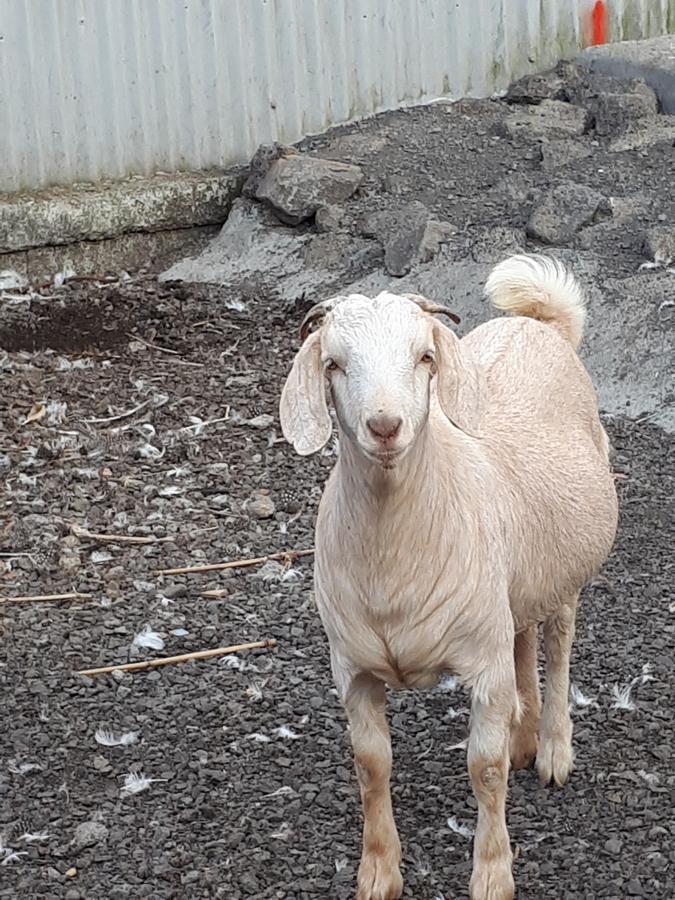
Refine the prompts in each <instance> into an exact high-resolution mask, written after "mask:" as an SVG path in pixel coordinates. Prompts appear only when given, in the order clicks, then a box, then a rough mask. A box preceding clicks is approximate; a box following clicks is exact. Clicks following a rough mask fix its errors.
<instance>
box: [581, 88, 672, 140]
mask: <svg viewBox="0 0 675 900" xmlns="http://www.w3.org/2000/svg"><path fill="white" fill-rule="evenodd" d="M640 88H641V90H636V91H633V92H631V93H608V92H603V93H601V94H599V95H598V97H597V98H596V99H595V100H594V101H592V102H591V103H589V110H590V112H591V115H592V116H593V119H594V124H595V133H596V134H598V135H600V136H601V137H606V136H608V135H611V134H617V133H620V132H623V131H627V130H628V129H629V128H630V127H631V126H632V125H633V123H634V122H636V121H638V120H639V119H645V118H653V117H654V116H656V115H657V113H658V101H657V99H656V94H655V93H654V91H652V90H651V89H650V88H648V87H647V86H646V85H640Z"/></svg>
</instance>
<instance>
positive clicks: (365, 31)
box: [0, 0, 675, 191]
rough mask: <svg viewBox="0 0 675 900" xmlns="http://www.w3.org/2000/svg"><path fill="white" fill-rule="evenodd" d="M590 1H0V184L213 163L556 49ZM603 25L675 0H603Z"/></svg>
mask: <svg viewBox="0 0 675 900" xmlns="http://www.w3.org/2000/svg"><path fill="white" fill-rule="evenodd" d="M592 6H593V0H0V190H4V191H15V190H19V189H23V188H37V187H43V186H47V185H51V184H64V183H65V184H67V183H70V182H73V181H76V180H79V181H82V180H85V181H86V180H97V179H99V178H101V177H118V176H124V175H129V174H134V173H138V174H150V173H152V172H156V171H175V170H179V169H202V168H209V167H217V166H228V165H231V164H233V163H238V162H242V161H245V160H247V159H249V158H250V156H251V155H252V153H253V152H254V151H255V149H256V147H257V146H258V144H260V143H262V142H266V141H272V140H281V141H286V142H292V141H295V140H297V139H299V138H300V137H302V136H303V135H306V134H311V133H314V132H318V131H322V130H323V129H325V128H326V127H328V126H330V125H333V124H336V123H339V122H345V121H347V120H349V119H352V118H355V117H358V116H364V115H369V114H371V113H374V112H378V111H381V110H384V109H391V108H395V107H398V106H401V105H404V104H411V103H420V102H424V101H428V100H431V99H434V98H437V97H440V96H450V97H459V96H462V95H474V96H481V95H483V96H484V95H488V94H491V93H493V92H494V91H499V90H502V89H503V88H504V87H505V86H506V85H507V83H508V82H509V80H510V79H511V78H513V77H516V76H518V75H521V74H523V73H524V72H526V71H528V70H530V69H532V68H533V67H536V66H543V65H546V64H549V63H552V62H554V61H555V60H556V59H557V58H559V57H560V56H562V55H565V54H567V55H570V54H572V53H573V52H574V51H575V50H576V49H577V48H579V47H580V46H581V45H582V44H583V43H584V41H585V40H587V38H586V37H585V36H586V35H587V34H588V27H589V26H588V23H589V17H590V11H591V8H592ZM607 7H608V9H609V17H610V23H611V31H610V35H611V38H612V39H613V40H620V39H622V38H632V37H639V36H648V35H656V34H662V33H665V32H667V31H668V26H669V25H670V26H671V28H672V27H673V23H675V0H608V2H607Z"/></svg>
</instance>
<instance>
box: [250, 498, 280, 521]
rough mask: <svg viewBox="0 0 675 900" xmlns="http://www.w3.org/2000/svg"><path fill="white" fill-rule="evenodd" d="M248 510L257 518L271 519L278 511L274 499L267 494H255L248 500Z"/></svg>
mask: <svg viewBox="0 0 675 900" xmlns="http://www.w3.org/2000/svg"><path fill="white" fill-rule="evenodd" d="M245 506H246V510H247V512H248V513H249V514H250V515H251V516H254V517H255V518H256V519H271V518H272V516H273V515H274V513H275V512H276V507H275V505H274V501H273V500H272V498H271V497H270V496H268V495H267V494H254V495H253V497H251V498H250V499H249V500H247V501H246V504H245Z"/></svg>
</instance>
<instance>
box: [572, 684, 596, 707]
mask: <svg viewBox="0 0 675 900" xmlns="http://www.w3.org/2000/svg"><path fill="white" fill-rule="evenodd" d="M570 700H571V704H570V705H571V707H572V708H573V709H586V707H588V706H597V705H598V704H597V703H596V702H595V697H587V696H586V695H585V694H584V692H583V691H582V690H581V688H580V687H579V686H578V685H576V684H571V685H570Z"/></svg>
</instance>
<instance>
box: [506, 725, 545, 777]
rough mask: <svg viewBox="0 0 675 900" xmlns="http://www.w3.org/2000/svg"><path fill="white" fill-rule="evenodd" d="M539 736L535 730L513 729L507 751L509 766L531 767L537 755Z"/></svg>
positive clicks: (513, 767) (518, 767)
mask: <svg viewBox="0 0 675 900" xmlns="http://www.w3.org/2000/svg"><path fill="white" fill-rule="evenodd" d="M538 744H539V738H538V735H537V732H536V731H527V732H523V731H513V732H511V743H510V747H509V753H510V756H511V768H512V769H514V770H516V769H531V768H532V766H533V765H534V761H535V759H536V757H537V746H538Z"/></svg>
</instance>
